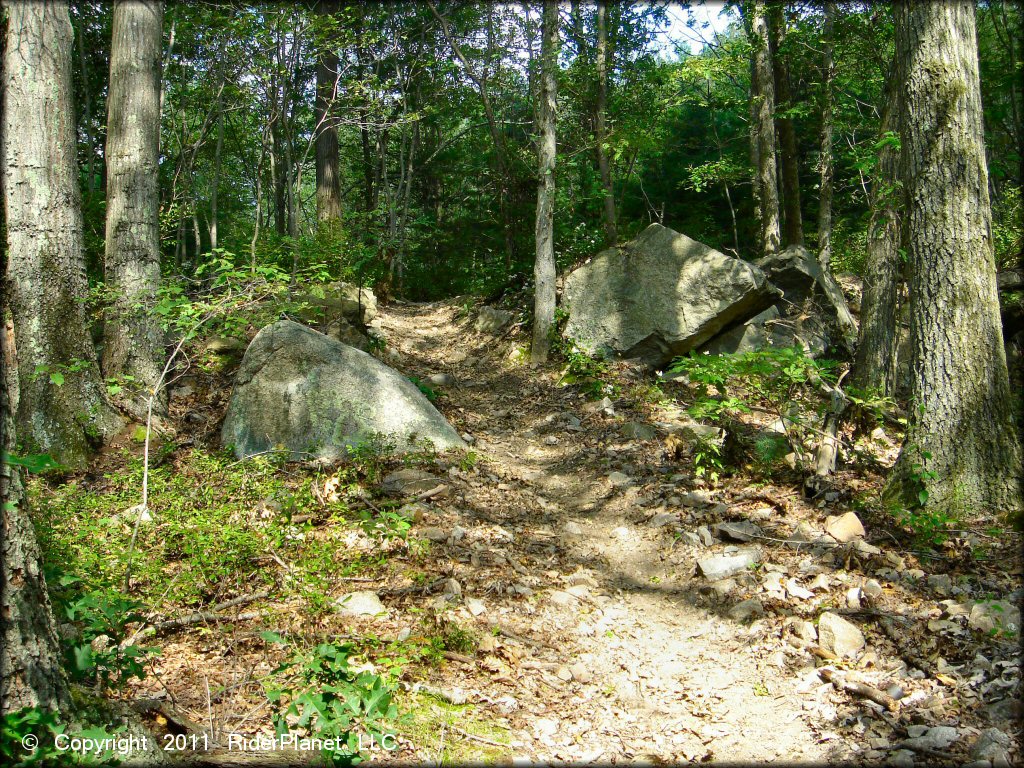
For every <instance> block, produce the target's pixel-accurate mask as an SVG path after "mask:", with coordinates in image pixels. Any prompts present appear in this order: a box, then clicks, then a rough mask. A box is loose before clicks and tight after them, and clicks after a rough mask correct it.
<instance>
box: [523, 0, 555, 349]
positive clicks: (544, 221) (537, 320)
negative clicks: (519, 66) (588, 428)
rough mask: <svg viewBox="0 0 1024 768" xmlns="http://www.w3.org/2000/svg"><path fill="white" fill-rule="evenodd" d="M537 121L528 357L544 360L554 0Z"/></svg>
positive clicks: (551, 291) (551, 207)
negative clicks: (537, 135)
mask: <svg viewBox="0 0 1024 768" xmlns="http://www.w3.org/2000/svg"><path fill="white" fill-rule="evenodd" d="M542 25H543V29H542V32H541V62H540V92H539V94H538V109H537V123H538V127H539V129H540V130H539V133H540V137H539V140H538V142H537V173H538V179H537V224H536V237H537V255H536V259H535V261H534V265H533V277H534V289H533V346H532V348H531V351H530V360H531V361H532V362H534V363H544V362H547V359H548V349H549V347H550V345H551V338H550V335H551V328H552V326H553V324H554V320H555V232H554V228H555V157H556V154H557V145H556V143H555V128H556V124H557V123H556V121H557V114H556V108H557V97H558V94H557V87H558V83H557V79H556V74H557V72H556V70H557V67H558V0H544V16H543V21H542Z"/></svg>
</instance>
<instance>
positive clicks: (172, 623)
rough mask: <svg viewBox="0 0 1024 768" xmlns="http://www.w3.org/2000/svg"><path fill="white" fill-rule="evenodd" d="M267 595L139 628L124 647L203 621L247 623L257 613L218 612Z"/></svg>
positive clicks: (256, 616)
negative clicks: (145, 638) (232, 614)
mask: <svg viewBox="0 0 1024 768" xmlns="http://www.w3.org/2000/svg"><path fill="white" fill-rule="evenodd" d="M269 595H270V593H269V592H259V593H257V594H255V595H242V596H241V597H235V598H232V599H231V600H225V601H224V602H223V603H218V604H217V605H215V606H213V608H211V609H210V610H209V611H197V612H196V613H192V614H189V615H188V616H183V617H181V618H178V619H168V620H167V621H161V622H158V623H157V624H153V625H151V626H149V627H146V626H143V627H140V628H139V630H138V631H137V632H136V633H135V634H134V635H132V636H131V637H130V638H129V639H128V641H127V642H126V643H125V645H135V641H137V640H141V639H142V638H144V637H152V636H153V635H156V634H159V633H160V632H164V631H166V630H168V629H178V628H179V627H187V626H190V625H192V624H199V623H201V622H203V621H212V622H216V621H231V620H238V621H249V620H250V619H255V618H258V617H259V614H258V613H242V614H239V615H238V616H223V615H220V613H219V612H220V611H226V610H227V609H228V608H235V607H237V606H239V605H246V604H247V603H251V602H254V601H256V600H262V599H264V598H265V597H268V596H269Z"/></svg>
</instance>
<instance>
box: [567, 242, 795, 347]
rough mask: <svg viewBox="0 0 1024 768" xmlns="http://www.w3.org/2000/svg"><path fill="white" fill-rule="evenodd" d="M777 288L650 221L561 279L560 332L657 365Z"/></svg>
mask: <svg viewBox="0 0 1024 768" xmlns="http://www.w3.org/2000/svg"><path fill="white" fill-rule="evenodd" d="M778 296H779V293H778V290H777V289H776V288H775V287H774V286H773V285H771V284H770V283H769V282H768V280H767V279H766V277H765V275H764V273H763V272H762V271H761V270H760V269H759V268H758V267H756V266H754V265H752V264H748V263H747V262H744V261H741V260H740V259H734V258H731V257H729V256H726V255H725V254H723V253H719V252H718V251H715V250H713V249H712V248H709V247H708V246H706V245H703V244H702V243H698V242H697V241H696V240H691V239H690V238H689V237H687V236H686V235H682V234H679V233H678V232H674V231H672V230H671V229H668V228H667V227H663V226H661V225H660V224H651V225H650V226H649V227H647V229H645V230H644V231H643V232H642V233H640V235H639V236H637V237H636V238H635V239H634V240H632V241H630V242H628V243H626V244H625V245H623V246H621V247H615V248H609V249H607V250H605V251H602V252H601V253H599V254H597V255H596V256H594V257H593V258H592V259H590V260H589V261H588V262H586V263H585V264H584V265H583V266H581V267H579V268H577V269H576V270H574V271H573V272H572V273H570V274H569V276H568V277H567V278H566V280H565V289H564V291H563V294H562V297H563V304H564V305H565V307H566V308H567V309H568V311H569V321H568V323H567V324H566V328H565V336H566V337H567V338H571V339H573V340H574V341H575V342H576V344H577V345H579V347H580V348H581V349H582V350H583V351H585V352H587V353H588V354H595V353H598V352H602V351H604V352H611V353H614V354H617V355H620V356H621V357H625V358H637V359H639V360H642V361H643V362H645V363H647V364H648V365H652V366H659V365H663V364H665V363H667V362H668V361H670V360H672V358H674V357H677V356H679V355H684V354H686V353H687V352H689V351H690V350H692V349H696V348H698V347H699V346H701V345H702V344H703V343H704V342H706V341H708V340H710V339H711V338H713V337H714V336H715V335H717V334H718V333H719V332H720V331H721V330H722V329H724V328H726V327H729V326H731V325H733V324H735V323H740V322H743V321H745V320H747V319H749V318H751V317H753V316H754V315H756V314H757V313H758V312H761V311H762V310H764V309H767V308H768V307H769V306H770V305H772V304H773V303H774V302H775V300H776V299H777V298H778Z"/></svg>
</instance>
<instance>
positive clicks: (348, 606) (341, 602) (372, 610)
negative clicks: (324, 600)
mask: <svg viewBox="0 0 1024 768" xmlns="http://www.w3.org/2000/svg"><path fill="white" fill-rule="evenodd" d="M335 606H336V609H337V611H338V613H341V614H344V615H346V616H378V615H380V614H382V613H387V610H388V609H387V608H385V607H384V604H383V603H382V602H381V601H380V597H378V596H377V593H376V592H371V591H369V590H362V591H359V592H349V593H348V594H347V595H342V596H341V597H339V598H338V599H337V601H336V602H335Z"/></svg>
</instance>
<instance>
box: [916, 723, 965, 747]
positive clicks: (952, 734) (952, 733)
mask: <svg viewBox="0 0 1024 768" xmlns="http://www.w3.org/2000/svg"><path fill="white" fill-rule="evenodd" d="M907 732H908V733H909V732H910V729H909V728H908V729H907ZM959 737H960V732H959V731H957V729H956V728H953V727H952V726H949V725H936V726H934V727H932V728H929V729H928V730H927V731H926V732H925V733H924V734H922V735H920V736H915V737H911V738H909V739H907V740H906V741H904V742H903V743H904V744H905V745H906V746H907V747H909V748H910V749H945V748H946V747H948V746H949V745H950V744H952V743H953V742H954V741H956V740H957V739H958V738H959Z"/></svg>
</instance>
